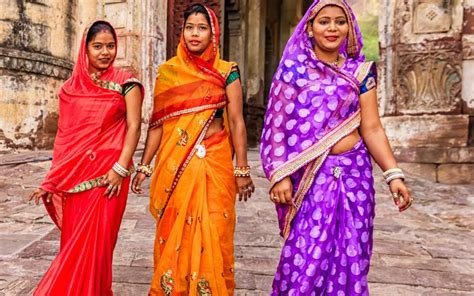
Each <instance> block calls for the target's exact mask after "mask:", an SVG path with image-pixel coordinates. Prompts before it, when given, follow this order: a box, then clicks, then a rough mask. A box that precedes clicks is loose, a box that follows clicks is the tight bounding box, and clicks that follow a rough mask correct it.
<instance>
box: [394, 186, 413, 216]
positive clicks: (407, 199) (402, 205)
mask: <svg viewBox="0 0 474 296" xmlns="http://www.w3.org/2000/svg"><path fill="white" fill-rule="evenodd" d="M389 187H390V192H391V193H392V197H393V202H394V203H395V205H396V206H397V207H398V211H399V212H403V211H405V210H406V209H408V208H409V207H410V206H411V203H412V202H413V198H412V197H411V194H410V191H409V190H408V188H407V186H406V185H405V183H404V182H403V180H402V179H395V180H393V181H391V182H390V185H389Z"/></svg>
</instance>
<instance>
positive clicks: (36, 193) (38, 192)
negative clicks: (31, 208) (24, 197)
mask: <svg viewBox="0 0 474 296" xmlns="http://www.w3.org/2000/svg"><path fill="white" fill-rule="evenodd" d="M43 197H46V203H50V202H51V201H52V199H53V195H52V194H51V193H49V192H48V191H46V190H44V189H42V188H37V189H35V190H34V191H33V192H31V193H30V195H29V196H28V201H31V200H32V199H33V198H34V199H35V203H36V205H39V201H40V199H42V198H43Z"/></svg>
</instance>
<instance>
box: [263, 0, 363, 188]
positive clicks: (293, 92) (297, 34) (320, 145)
mask: <svg viewBox="0 0 474 296" xmlns="http://www.w3.org/2000/svg"><path fill="white" fill-rule="evenodd" d="M328 5H335V6H338V7H340V8H341V9H342V10H343V11H344V13H345V14H346V17H347V20H348V24H349V32H348V36H347V38H346V40H345V41H344V43H343V45H342V47H341V49H340V54H341V55H342V56H344V57H345V58H346V59H345V62H344V65H342V66H341V67H340V68H339V67H336V66H334V65H330V64H328V63H325V62H323V61H321V60H319V59H318V58H317V57H316V54H315V53H314V50H313V47H314V45H313V38H311V37H309V36H308V31H309V30H311V28H310V22H311V20H312V19H314V18H315V17H316V16H317V14H318V13H319V12H320V11H321V9H323V8H324V7H325V6H328ZM361 49H362V36H361V33H360V30H359V27H358V25H357V21H356V19H355V16H354V14H353V12H352V10H351V8H350V7H349V5H348V4H347V2H346V1H344V0H320V1H315V2H314V3H313V4H312V5H311V7H310V8H309V9H308V11H307V12H306V14H305V15H304V17H303V18H302V19H301V21H300V23H299V24H298V26H297V27H296V29H295V31H294V33H293V35H292V36H291V38H290V39H289V41H288V43H287V45H286V47H285V50H284V53H283V56H282V58H281V61H280V64H279V66H278V69H277V71H276V73H275V76H274V77H273V81H272V86H271V89H270V93H269V102H268V107H267V112H266V115H265V120H264V129H263V133H262V138H261V148H260V152H261V158H262V163H263V169H264V171H265V174H266V176H267V178H269V179H270V180H271V183H272V185H273V184H275V183H276V182H278V181H280V180H282V179H283V178H285V177H287V176H289V175H291V174H292V173H294V172H296V171H297V170H298V169H300V168H302V167H303V166H305V165H306V164H308V163H309V162H311V161H312V160H314V159H315V158H317V157H318V156H320V155H322V154H323V153H324V152H326V151H328V149H329V148H330V147H328V146H330V145H332V144H333V142H330V141H329V142H328V141H327V138H328V137H332V138H334V137H339V138H342V137H343V136H345V135H346V134H348V133H349V132H351V131H352V130H353V129H354V128H356V127H354V126H349V127H348V126H347V125H346V124H345V123H346V122H347V120H350V119H351V118H352V117H354V116H357V114H358V113H359V102H358V96H359V88H360V85H359V82H358V80H357V79H356V76H357V75H356V72H357V71H358V69H359V66H360V65H361V64H362V63H363V62H364V57H363V56H362V55H361V52H360V51H361ZM351 122H352V121H351Z"/></svg>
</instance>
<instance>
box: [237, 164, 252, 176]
mask: <svg viewBox="0 0 474 296" xmlns="http://www.w3.org/2000/svg"><path fill="white" fill-rule="evenodd" d="M234 176H235V177H250V166H236V167H234Z"/></svg>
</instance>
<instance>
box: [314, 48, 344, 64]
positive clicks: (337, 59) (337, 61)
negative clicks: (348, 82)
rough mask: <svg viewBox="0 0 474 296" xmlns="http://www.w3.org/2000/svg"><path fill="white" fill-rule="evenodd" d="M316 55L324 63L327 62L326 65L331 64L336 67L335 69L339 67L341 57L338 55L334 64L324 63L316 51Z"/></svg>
mask: <svg viewBox="0 0 474 296" xmlns="http://www.w3.org/2000/svg"><path fill="white" fill-rule="evenodd" d="M314 54H315V55H316V58H317V59H318V60H320V61H322V62H325V63H326V64H329V65H331V66H334V67H339V55H337V57H336V60H335V61H334V62H326V61H323V60H322V59H321V58H319V56H318V54H317V53H316V51H314Z"/></svg>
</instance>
